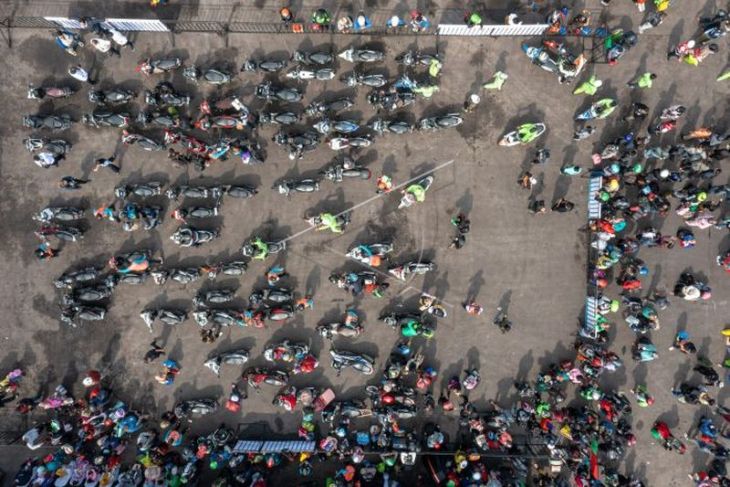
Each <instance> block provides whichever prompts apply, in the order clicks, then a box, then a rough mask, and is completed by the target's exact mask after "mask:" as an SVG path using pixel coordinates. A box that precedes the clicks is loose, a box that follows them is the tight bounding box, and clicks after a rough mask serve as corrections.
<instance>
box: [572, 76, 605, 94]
mask: <svg viewBox="0 0 730 487" xmlns="http://www.w3.org/2000/svg"><path fill="white" fill-rule="evenodd" d="M601 86H603V81H601V80H600V79H597V78H596V75H595V74H594V75H591V77H590V78H588V80H587V81H584V82H583V83H581V85H580V86H578V87H577V88H576V89H575V91H573V94H574V95H581V94H586V95H590V96H593V95H595V94H596V93H597V92H598V88H600V87H601Z"/></svg>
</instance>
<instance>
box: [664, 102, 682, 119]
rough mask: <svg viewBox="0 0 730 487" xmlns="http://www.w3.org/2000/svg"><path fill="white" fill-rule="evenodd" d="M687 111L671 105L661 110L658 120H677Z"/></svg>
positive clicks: (679, 106) (680, 106)
mask: <svg viewBox="0 0 730 487" xmlns="http://www.w3.org/2000/svg"><path fill="white" fill-rule="evenodd" d="M686 111H687V107H685V106H682V105H672V106H670V107H668V108H665V109H664V110H662V113H661V114H660V115H659V119H660V120H677V119H678V118H680V117H681V116H682V115H684V114H685V112H686Z"/></svg>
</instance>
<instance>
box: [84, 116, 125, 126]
mask: <svg viewBox="0 0 730 487" xmlns="http://www.w3.org/2000/svg"><path fill="white" fill-rule="evenodd" d="M81 121H82V122H83V123H84V124H86V125H88V126H90V127H94V128H101V127H117V128H126V127H128V126H129V122H130V117H129V114H128V113H111V112H94V113H86V114H84V115H83V116H82V117H81Z"/></svg>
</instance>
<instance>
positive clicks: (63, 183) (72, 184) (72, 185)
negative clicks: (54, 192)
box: [58, 176, 89, 190]
mask: <svg viewBox="0 0 730 487" xmlns="http://www.w3.org/2000/svg"><path fill="white" fill-rule="evenodd" d="M88 182H89V180H88V179H78V178H75V177H73V176H64V177H62V178H61V180H60V181H59V182H58V187H59V188H61V189H68V190H74V189H81V186H82V185H84V184H86V183H88Z"/></svg>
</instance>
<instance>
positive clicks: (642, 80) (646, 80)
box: [626, 71, 657, 90]
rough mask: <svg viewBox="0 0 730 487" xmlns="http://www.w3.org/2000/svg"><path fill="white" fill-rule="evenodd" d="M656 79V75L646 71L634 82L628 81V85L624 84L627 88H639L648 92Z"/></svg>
mask: <svg viewBox="0 0 730 487" xmlns="http://www.w3.org/2000/svg"><path fill="white" fill-rule="evenodd" d="M656 77H657V76H656V74H654V73H650V72H648V71H647V72H646V73H644V74H642V75H641V76H639V77H638V78H637V79H636V80H633V81H629V82H628V83H626V85H627V86H628V87H629V88H641V89H645V90H648V89H649V88H651V87H652V85H653V84H654V80H655V79H656Z"/></svg>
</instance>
